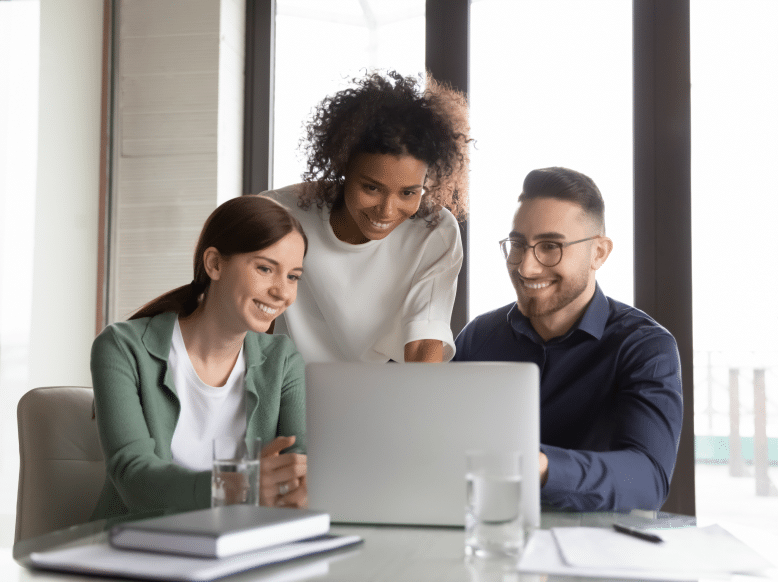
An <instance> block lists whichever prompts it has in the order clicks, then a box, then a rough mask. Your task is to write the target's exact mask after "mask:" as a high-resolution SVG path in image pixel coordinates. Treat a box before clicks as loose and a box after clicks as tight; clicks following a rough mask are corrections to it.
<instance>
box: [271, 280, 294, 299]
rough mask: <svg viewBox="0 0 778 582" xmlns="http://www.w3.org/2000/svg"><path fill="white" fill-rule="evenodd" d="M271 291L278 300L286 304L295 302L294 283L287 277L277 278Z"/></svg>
mask: <svg viewBox="0 0 778 582" xmlns="http://www.w3.org/2000/svg"><path fill="white" fill-rule="evenodd" d="M269 291H270V294H271V295H272V296H273V297H275V298H276V299H280V300H281V301H286V302H289V301H290V300H291V301H293V300H294V297H295V293H296V290H295V287H294V283H293V282H292V281H290V280H289V278H288V277H286V276H285V275H284V276H279V277H276V278H275V280H274V281H273V285H272V286H271V287H270V289H269Z"/></svg>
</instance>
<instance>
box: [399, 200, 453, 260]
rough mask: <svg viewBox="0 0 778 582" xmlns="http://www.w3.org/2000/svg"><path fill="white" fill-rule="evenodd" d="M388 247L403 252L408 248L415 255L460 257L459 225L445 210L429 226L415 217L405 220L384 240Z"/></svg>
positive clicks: (421, 219) (423, 220)
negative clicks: (393, 247)
mask: <svg viewBox="0 0 778 582" xmlns="http://www.w3.org/2000/svg"><path fill="white" fill-rule="evenodd" d="M397 235H399V236H397ZM385 242H389V243H390V245H393V246H395V245H396V246H397V247H398V248H400V249H402V250H403V251H405V250H407V249H408V248H409V247H411V248H413V249H414V250H415V252H414V253H412V254H413V255H415V254H417V253H421V254H423V255H424V254H426V255H434V256H440V255H452V256H454V257H461V255H462V237H461V234H460V230H459V224H458V223H457V221H456V219H455V218H454V216H453V215H452V214H451V212H449V211H448V210H447V209H445V208H444V209H442V210H441V211H440V222H438V224H436V225H431V224H430V223H429V222H427V221H426V220H425V219H423V218H421V217H416V218H413V219H411V220H406V221H405V223H403V224H402V225H401V226H400V227H399V228H398V230H397V231H396V232H394V233H392V234H391V235H390V236H388V237H387V238H386V239H385Z"/></svg>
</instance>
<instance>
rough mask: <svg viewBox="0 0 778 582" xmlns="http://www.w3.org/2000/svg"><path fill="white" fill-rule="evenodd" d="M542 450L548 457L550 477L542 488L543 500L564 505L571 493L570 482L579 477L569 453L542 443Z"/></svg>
mask: <svg viewBox="0 0 778 582" xmlns="http://www.w3.org/2000/svg"><path fill="white" fill-rule="evenodd" d="M540 452H541V453H543V454H544V455H546V457H548V478H547V479H546V484H545V485H543V487H542V488H541V489H540V496H541V500H542V501H543V502H544V503H550V504H551V505H555V506H557V507H559V506H564V505H565V502H566V501H567V500H568V497H569V494H570V484H571V483H575V482H576V481H577V480H578V477H577V476H576V475H574V474H573V471H571V470H570V469H571V468H572V467H571V466H570V465H571V464H570V463H569V462H568V455H567V454H566V452H565V451H564V450H563V449H560V448H559V447H551V446H548V445H540Z"/></svg>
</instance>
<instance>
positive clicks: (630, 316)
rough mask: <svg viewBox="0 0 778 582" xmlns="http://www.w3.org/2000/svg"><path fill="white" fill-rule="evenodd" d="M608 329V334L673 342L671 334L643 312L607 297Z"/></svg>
mask: <svg viewBox="0 0 778 582" xmlns="http://www.w3.org/2000/svg"><path fill="white" fill-rule="evenodd" d="M607 299H608V329H609V332H610V333H618V334H620V335H622V336H624V335H626V336H634V337H636V338H637V337H665V338H667V339H670V340H672V341H673V343H674V342H675V338H673V336H672V334H671V333H670V332H669V331H668V330H667V329H666V328H665V327H663V326H661V325H660V324H659V323H657V322H656V320H654V319H653V318H652V317H651V316H650V315H648V314H647V313H646V312H645V311H641V310H640V309H638V308H637V307H632V306H631V305H627V304H626V303H622V302H621V301H617V300H615V299H612V298H611V297H608V298H607Z"/></svg>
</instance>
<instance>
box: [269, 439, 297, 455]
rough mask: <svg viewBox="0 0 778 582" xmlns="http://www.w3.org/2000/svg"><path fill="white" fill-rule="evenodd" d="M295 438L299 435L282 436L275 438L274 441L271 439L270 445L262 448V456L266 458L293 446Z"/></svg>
mask: <svg viewBox="0 0 778 582" xmlns="http://www.w3.org/2000/svg"><path fill="white" fill-rule="evenodd" d="M295 440H297V437H295V436H294V435H292V436H280V437H276V438H274V439H273V440H272V441H270V444H269V445H267V446H266V447H265V448H263V449H262V455H261V458H263V459H264V458H265V457H270V456H272V455H277V454H278V453H280V452H281V451H283V450H284V449H287V448H289V447H291V446H292V445H293V444H294V441H295Z"/></svg>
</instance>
